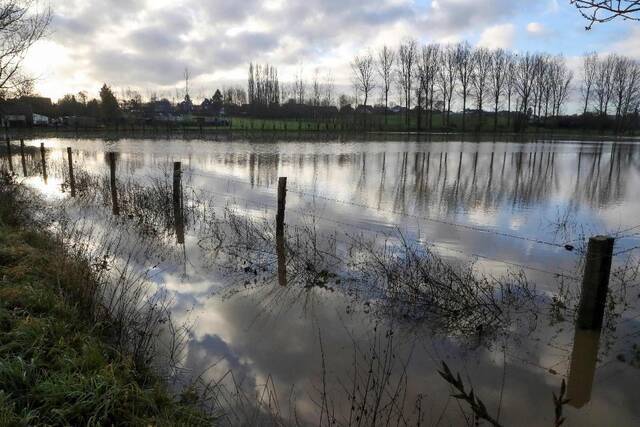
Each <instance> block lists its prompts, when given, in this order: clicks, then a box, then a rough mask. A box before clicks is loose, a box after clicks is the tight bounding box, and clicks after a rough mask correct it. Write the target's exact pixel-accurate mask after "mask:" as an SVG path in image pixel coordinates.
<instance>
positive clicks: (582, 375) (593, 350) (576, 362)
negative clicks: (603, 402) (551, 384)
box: [567, 328, 600, 408]
mask: <svg viewBox="0 0 640 427" xmlns="http://www.w3.org/2000/svg"><path fill="white" fill-rule="evenodd" d="M599 343H600V331H599V330H597V331H585V330H583V329H579V328H576V331H575V334H574V338H573V350H572V351H571V365H570V367H569V379H568V383H567V398H568V399H569V405H571V406H573V407H574V408H582V407H583V406H584V405H585V404H587V403H588V402H589V400H591V390H592V389H593V378H594V376H595V373H596V364H597V362H598V346H599Z"/></svg>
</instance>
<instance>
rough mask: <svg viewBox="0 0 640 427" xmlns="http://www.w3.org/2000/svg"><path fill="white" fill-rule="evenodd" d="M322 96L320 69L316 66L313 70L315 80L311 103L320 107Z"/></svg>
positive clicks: (312, 83)
mask: <svg viewBox="0 0 640 427" xmlns="http://www.w3.org/2000/svg"><path fill="white" fill-rule="evenodd" d="M321 98H322V89H321V86H320V71H319V70H318V69H317V68H316V69H315V70H314V72H313V80H312V82H311V105H313V106H314V107H318V106H319V105H320V100H321Z"/></svg>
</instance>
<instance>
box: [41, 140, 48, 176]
mask: <svg viewBox="0 0 640 427" xmlns="http://www.w3.org/2000/svg"><path fill="white" fill-rule="evenodd" d="M46 154H47V153H46V152H45V149H44V143H40V162H41V163H42V178H43V179H44V183H45V184H46V183H47V160H46Z"/></svg>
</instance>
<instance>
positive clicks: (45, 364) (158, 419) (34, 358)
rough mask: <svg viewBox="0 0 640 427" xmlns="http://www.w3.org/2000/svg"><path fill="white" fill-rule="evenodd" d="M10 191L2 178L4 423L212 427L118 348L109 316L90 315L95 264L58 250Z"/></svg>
mask: <svg viewBox="0 0 640 427" xmlns="http://www.w3.org/2000/svg"><path fill="white" fill-rule="evenodd" d="M16 193H17V191H16V186H15V185H13V184H8V183H7V181H6V177H5V178H4V179H3V178H0V425H2V426H20V425H136V426H137V425H144V426H149V425H157V426H169V425H172V426H173V425H211V424H214V423H215V420H214V419H213V418H212V417H210V416H209V415H207V414H206V413H205V412H204V411H203V410H201V409H200V405H199V402H198V400H197V398H196V397H195V394H193V393H189V392H185V393H183V394H181V395H180V396H174V395H172V393H170V391H169V390H168V387H167V386H166V384H165V383H164V382H163V380H162V379H161V377H160V376H158V375H157V374H156V373H155V372H154V371H153V369H152V368H151V367H145V366H140V363H139V362H137V361H136V360H135V357H134V355H132V354H128V352H127V351H124V350H123V349H121V348H119V346H118V345H117V344H116V338H115V331H117V330H118V328H119V326H118V325H116V324H115V323H116V322H117V321H116V320H115V319H112V318H110V317H109V316H108V315H103V316H101V317H99V318H96V317H95V316H90V315H88V312H87V305H88V304H89V303H92V304H95V301H87V298H91V297H92V295H94V294H92V293H88V292H86V290H87V289H91V288H93V287H94V284H92V283H90V281H91V277H92V273H91V271H92V266H91V265H89V263H88V262H87V261H86V260H83V259H78V258H77V257H75V259H73V258H71V257H65V258H61V257H60V256H59V255H57V254H59V253H60V251H61V248H60V247H59V244H58V242H57V241H56V239H55V238H54V237H53V236H52V235H50V234H49V233H47V232H46V231H45V230H44V228H43V227H41V226H40V227H39V226H38V225H37V224H33V223H32V222H30V221H29V220H28V219H27V218H26V217H25V216H23V215H22V214H21V212H24V206H21V205H20V204H21V201H20V200H19V197H17V196H16ZM61 259H65V260H66V261H63V262H61V261H60V260H61ZM63 264H64V265H63ZM69 271H75V272H81V273H83V274H68V272H69Z"/></svg>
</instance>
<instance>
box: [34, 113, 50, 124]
mask: <svg viewBox="0 0 640 427" xmlns="http://www.w3.org/2000/svg"><path fill="white" fill-rule="evenodd" d="M33 124H34V125H36V126H46V125H48V124H49V117H47V116H43V115H42V114H35V113H34V114H33Z"/></svg>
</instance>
